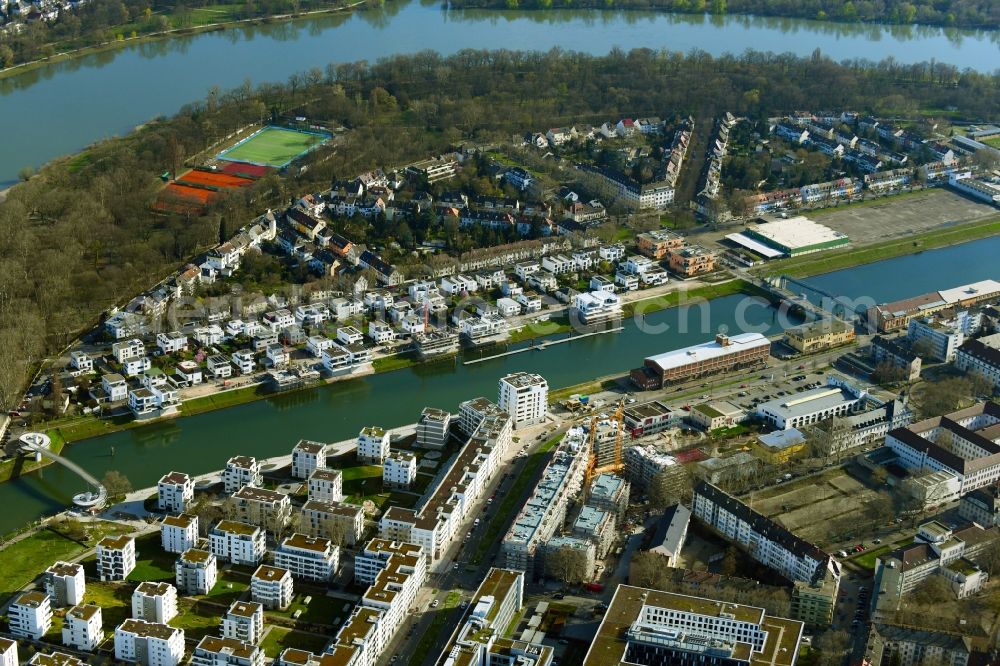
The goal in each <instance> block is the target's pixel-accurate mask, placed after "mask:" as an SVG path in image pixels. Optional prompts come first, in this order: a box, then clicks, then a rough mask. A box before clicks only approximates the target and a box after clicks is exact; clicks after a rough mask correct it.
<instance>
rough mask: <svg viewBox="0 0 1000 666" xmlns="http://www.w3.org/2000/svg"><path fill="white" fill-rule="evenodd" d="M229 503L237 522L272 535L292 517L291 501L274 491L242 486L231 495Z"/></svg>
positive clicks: (286, 496)
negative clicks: (259, 528) (254, 526)
mask: <svg viewBox="0 0 1000 666" xmlns="http://www.w3.org/2000/svg"><path fill="white" fill-rule="evenodd" d="M231 502H232V504H233V508H234V509H235V511H236V519H237V520H239V521H241V522H244V523H249V524H251V525H258V526H260V527H263V528H264V529H265V530H268V531H270V532H274V533H278V532H280V531H281V530H282V528H284V526H285V525H287V524H288V521H289V519H290V518H291V517H292V501H291V500H290V499H289V498H288V495H285V494H283V493H279V492H277V491H275V490H267V489H266V488H255V487H253V486H243V487H242V488H240V489H239V490H237V491H236V492H235V493H234V494H233V496H232V498H231Z"/></svg>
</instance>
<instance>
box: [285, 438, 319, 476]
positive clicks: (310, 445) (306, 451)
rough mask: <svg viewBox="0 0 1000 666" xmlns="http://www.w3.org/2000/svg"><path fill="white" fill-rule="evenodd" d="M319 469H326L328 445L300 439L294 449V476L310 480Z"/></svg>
mask: <svg viewBox="0 0 1000 666" xmlns="http://www.w3.org/2000/svg"><path fill="white" fill-rule="evenodd" d="M318 469H326V444H322V443H320V442H312V441H310V440H308V439H300V440H299V442H298V444H296V445H295V448H294V449H292V476H293V477H294V478H296V479H308V478H309V475H310V474H312V473H313V472H315V471H316V470H318Z"/></svg>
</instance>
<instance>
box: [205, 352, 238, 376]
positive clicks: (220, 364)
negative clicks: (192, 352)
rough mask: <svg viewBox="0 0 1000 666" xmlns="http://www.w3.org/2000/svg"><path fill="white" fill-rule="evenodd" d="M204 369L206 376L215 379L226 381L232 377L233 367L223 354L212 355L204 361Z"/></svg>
mask: <svg viewBox="0 0 1000 666" xmlns="http://www.w3.org/2000/svg"><path fill="white" fill-rule="evenodd" d="M205 368H206V369H207V370H208V374H210V375H212V377H214V378H215V379H226V378H228V377H232V376H233V366H232V365H230V364H229V359H227V358H226V357H225V356H224V355H223V354H212V355H211V356H209V357H208V358H207V359H205Z"/></svg>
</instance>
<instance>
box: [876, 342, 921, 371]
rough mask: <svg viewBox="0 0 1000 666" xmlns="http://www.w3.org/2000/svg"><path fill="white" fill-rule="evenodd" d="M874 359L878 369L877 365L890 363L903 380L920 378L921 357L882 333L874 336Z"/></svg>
mask: <svg viewBox="0 0 1000 666" xmlns="http://www.w3.org/2000/svg"><path fill="white" fill-rule="evenodd" d="M872 360H874V361H875V365H876V370H878V367H877V366H879V365H881V364H888V365H889V366H890V367H892V368H893V370H894V371H895V372H896V373H898V377H899V379H901V380H903V381H908V382H912V381H916V380H917V379H919V378H920V368H921V366H922V361H921V360H920V357H919V356H917V355H916V354H915V353H914V352H913V351H912V350H910V349H907V348H906V347H904V346H903V345H901V344H899V343H898V342H896V341H895V340H890V339H889V338H883V337H882V336H880V335H876V336H875V337H874V338H872Z"/></svg>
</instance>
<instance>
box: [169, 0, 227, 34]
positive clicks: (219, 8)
mask: <svg viewBox="0 0 1000 666" xmlns="http://www.w3.org/2000/svg"><path fill="white" fill-rule="evenodd" d="M242 7H243V5H239V4H233V5H211V6H208V7H195V8H193V9H191V14H190V19H191V20H190V21H187V22H186V25H185V24H184V23H185V22H184V21H182V20H181V17H180V16H178V15H177V14H172V15H171V16H170V24H171V26H172V27H173V28H175V29H176V28H197V27H201V26H203V25H211V24H213V23H224V22H226V21H235V20H237V14H238V12H239V10H240V9H241V8H242Z"/></svg>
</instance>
